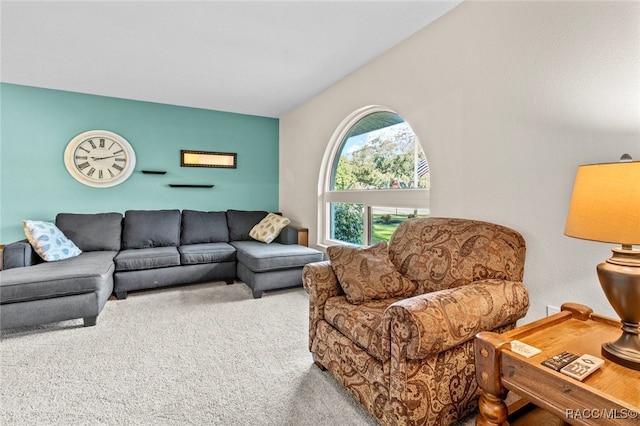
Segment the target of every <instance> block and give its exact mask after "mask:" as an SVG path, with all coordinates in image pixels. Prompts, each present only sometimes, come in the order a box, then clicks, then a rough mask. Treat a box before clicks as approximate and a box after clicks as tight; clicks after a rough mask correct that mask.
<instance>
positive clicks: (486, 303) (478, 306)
mask: <svg viewBox="0 0 640 426" xmlns="http://www.w3.org/2000/svg"><path fill="white" fill-rule="evenodd" d="M528 308H529V296H528V293H527V290H526V288H525V287H524V285H523V284H522V283H521V282H517V281H505V280H492V279H489V280H482V281H477V282H474V283H472V284H469V285H466V286H462V287H456V288H452V289H447V290H441V291H436V292H433V293H427V294H421V295H419V296H415V297H412V298H409V299H404V300H400V301H398V302H396V303H394V304H393V305H391V306H389V308H388V309H387V311H386V312H385V318H384V320H385V325H384V327H385V329H386V330H390V335H388V336H389V338H390V339H391V342H389V343H390V344H391V347H392V351H393V347H394V346H396V347H397V346H406V357H407V358H409V359H424V358H426V357H428V356H430V355H434V354H437V353H440V352H442V351H445V350H447V349H450V348H453V347H454V346H457V345H459V344H461V343H463V342H465V341H467V340H470V339H472V338H473V337H474V336H475V335H476V334H477V333H479V332H481V331H483V330H493V329H495V328H498V327H500V326H503V325H506V324H509V323H515V322H516V320H517V319H519V318H522V317H523V316H524V315H525V314H526V313H527V310H528ZM385 346H386V345H385ZM386 347H388V346H386Z"/></svg>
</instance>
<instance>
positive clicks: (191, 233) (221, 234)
mask: <svg viewBox="0 0 640 426" xmlns="http://www.w3.org/2000/svg"><path fill="white" fill-rule="evenodd" d="M228 241H229V229H228V228H227V214H226V212H201V211H196V210H183V211H182V232H181V233H180V245H186V244H200V243H226V242H228Z"/></svg>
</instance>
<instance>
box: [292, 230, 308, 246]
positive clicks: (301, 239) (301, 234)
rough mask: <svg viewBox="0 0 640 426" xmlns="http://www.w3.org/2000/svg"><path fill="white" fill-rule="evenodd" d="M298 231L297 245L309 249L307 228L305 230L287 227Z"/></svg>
mask: <svg viewBox="0 0 640 426" xmlns="http://www.w3.org/2000/svg"><path fill="white" fill-rule="evenodd" d="M289 226H291V227H293V228H296V229H297V230H298V244H300V245H301V246H305V247H309V228H305V227H302V226H298V225H289Z"/></svg>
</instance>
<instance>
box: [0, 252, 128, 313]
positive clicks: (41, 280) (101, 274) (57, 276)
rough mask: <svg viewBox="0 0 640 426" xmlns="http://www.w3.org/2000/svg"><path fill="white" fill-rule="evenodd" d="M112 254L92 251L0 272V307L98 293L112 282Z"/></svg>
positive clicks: (113, 253)
mask: <svg viewBox="0 0 640 426" xmlns="http://www.w3.org/2000/svg"><path fill="white" fill-rule="evenodd" d="M115 255H116V252H115V251H94V252H87V253H82V254H81V255H79V256H76V257H73V258H69V259H64V260H60V261H58V262H45V263H40V264H38V265H33V266H29V267H27V268H14V269H7V270H3V271H1V272H0V275H1V276H0V303H2V304H5V303H15V302H25V301H29V300H40V299H48V298H52V297H60V296H69V295H73V294H82V293H90V292H94V291H98V290H100V289H102V288H103V286H105V285H106V284H107V283H108V282H109V280H111V279H112V274H113V269H114V268H113V258H114V256H115Z"/></svg>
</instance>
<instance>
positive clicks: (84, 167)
mask: <svg viewBox="0 0 640 426" xmlns="http://www.w3.org/2000/svg"><path fill="white" fill-rule="evenodd" d="M89 165H90V164H89V162H88V161H87V162H84V163H81V164H78V168H79V169H80V170H84V169H86V168H87V167H89Z"/></svg>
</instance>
